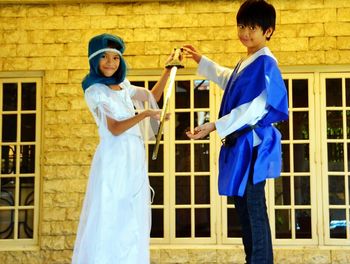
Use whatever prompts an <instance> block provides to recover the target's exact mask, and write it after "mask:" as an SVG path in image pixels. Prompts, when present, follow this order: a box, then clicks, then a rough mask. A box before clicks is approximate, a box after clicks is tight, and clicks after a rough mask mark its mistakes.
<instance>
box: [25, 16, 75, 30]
mask: <svg viewBox="0 0 350 264" xmlns="http://www.w3.org/2000/svg"><path fill="white" fill-rule="evenodd" d="M18 23H19V25H18V27H19V28H20V29H27V30H31V29H34V30H35V29H62V28H65V27H66V26H69V25H68V24H67V23H66V22H64V19H63V17H56V16H52V17H51V16H50V17H27V18H25V19H19V20H18Z"/></svg>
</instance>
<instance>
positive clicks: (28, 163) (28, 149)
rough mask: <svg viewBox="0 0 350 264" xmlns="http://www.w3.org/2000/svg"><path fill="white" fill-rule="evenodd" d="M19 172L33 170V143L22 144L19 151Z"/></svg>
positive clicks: (31, 171) (32, 171)
mask: <svg viewBox="0 0 350 264" xmlns="http://www.w3.org/2000/svg"><path fill="white" fill-rule="evenodd" d="M19 165H20V172H21V173H34V172H35V145H22V146H21V153H20V164H19Z"/></svg>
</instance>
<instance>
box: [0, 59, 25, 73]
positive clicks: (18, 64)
mask: <svg viewBox="0 0 350 264" xmlns="http://www.w3.org/2000/svg"><path fill="white" fill-rule="evenodd" d="M2 69H3V70H4V71H19V70H28V60H27V59H26V58H6V59H5V60H4V61H3V65H2Z"/></svg>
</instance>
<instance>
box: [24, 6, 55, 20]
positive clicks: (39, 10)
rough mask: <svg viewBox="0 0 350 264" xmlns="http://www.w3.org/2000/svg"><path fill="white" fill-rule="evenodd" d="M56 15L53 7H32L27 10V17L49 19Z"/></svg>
mask: <svg viewBox="0 0 350 264" xmlns="http://www.w3.org/2000/svg"><path fill="white" fill-rule="evenodd" d="M53 15H54V8H53V6H52V5H32V6H28V8H27V17H48V16H53Z"/></svg>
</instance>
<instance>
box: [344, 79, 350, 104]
mask: <svg viewBox="0 0 350 264" xmlns="http://www.w3.org/2000/svg"><path fill="white" fill-rule="evenodd" d="M345 89H346V106H350V79H349V78H346V79H345Z"/></svg>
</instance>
